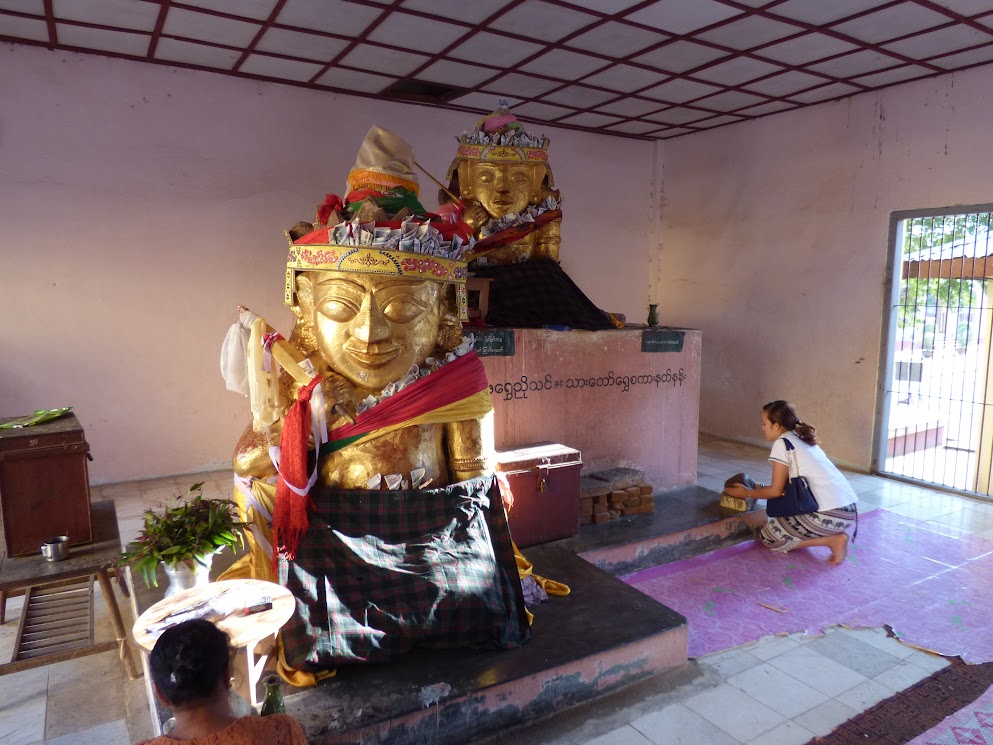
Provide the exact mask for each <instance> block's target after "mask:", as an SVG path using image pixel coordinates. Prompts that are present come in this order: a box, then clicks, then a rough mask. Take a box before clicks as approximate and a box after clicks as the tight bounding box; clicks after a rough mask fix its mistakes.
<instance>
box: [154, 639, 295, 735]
mask: <svg viewBox="0 0 993 745" xmlns="http://www.w3.org/2000/svg"><path fill="white" fill-rule="evenodd" d="M230 660H231V657H230V652H229V650H228V637H227V634H225V633H224V632H223V631H221V630H220V629H219V628H217V627H216V626H215V625H214V624H212V623H211V622H210V621H201V620H196V621H185V622H183V623H180V624H177V625H176V626H173V627H172V628H170V629H166V630H165V631H164V632H163V633H162V636H160V637H159V639H158V641H157V642H155V647H154V648H153V649H152V654H151V656H150V657H149V667H150V668H151V672H152V682H153V683H154V685H155V693H156V695H157V696H158V697H159V699H160V700H161V701H162V702H163V703H165V704H166V705H167V706H169V707H170V708H172V712H173V716H175V718H176V726H175V727H173V729H172V731H171V732H169V734H167V735H161V736H160V737H153V738H152V739H151V740H145V741H144V742H143V743H141V744H140V745H177V743H185V744H186V745H307V738H306V737H305V736H304V733H303V729H301V727H300V725H299V724H297V723H296V721H295V720H293V719H291V718H290V717H288V716H286V715H284V714H273V715H271V716H268V717H256V716H247V717H240V718H239V717H237V716H235V714H234V712H233V711H232V710H231V702H230V699H229V698H228V689H229V688H230V687H231V662H230Z"/></svg>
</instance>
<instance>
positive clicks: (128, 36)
mask: <svg viewBox="0 0 993 745" xmlns="http://www.w3.org/2000/svg"><path fill="white" fill-rule="evenodd" d="M56 33H58V36H59V41H60V42H61V43H62V44H65V45H66V46H68V47H83V48H85V49H105V50H107V51H108V52H114V53H115V54H125V55H132V56H135V57H141V56H143V55H144V54H145V52H147V51H148V41H149V37H148V36H145V35H143V34H133V33H128V32H127V31H108V30H107V29H102V28H90V27H88V26H73V25H72V24H68V23H59V24H57V32H56Z"/></svg>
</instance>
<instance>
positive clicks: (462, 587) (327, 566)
mask: <svg viewBox="0 0 993 745" xmlns="http://www.w3.org/2000/svg"><path fill="white" fill-rule="evenodd" d="M480 165H485V164H480ZM412 166H413V150H412V149H411V148H410V146H409V145H407V144H406V143H404V142H403V141H402V140H400V139H399V138H398V137H396V136H395V135H393V134H391V133H389V132H387V131H385V130H383V129H381V128H379V127H373V128H372V129H371V130H370V132H369V134H368V135H367V136H366V139H365V141H364V142H363V144H362V147H361V149H360V150H359V154H358V157H357V159H356V163H355V166H353V168H352V169H351V171H350V173H349V176H348V181H347V185H346V186H347V189H346V195H345V198H344V200H342V199H340V198H338V197H336V196H333V195H328V196H327V198H326V199H325V201H324V203H323V204H322V205H321V206H320V207H319V208H318V213H317V218H316V220H315V223H313V224H311V223H298V224H297V225H295V226H294V227H293V228H292V229H291V230H290V231H289V232H288V233H287V236H288V238H289V241H290V243H289V251H288V256H287V261H286V276H285V283H284V301H285V302H286V303H287V304H288V305H289V306H290V307H291V309H292V312H293V314H294V317H295V324H294V328H293V331H292V333H291V334H290V337H289V339H284V338H283V337H282V336H280V335H279V334H278V333H276V332H275V331H274V330H273V329H272V328H271V327H270V326H269V325H268V324H267V323H266V322H265V321H264V320H263V319H262V318H259V317H258V316H255V315H254V314H252V313H251V312H250V311H248V310H246V309H242V312H241V317H240V319H239V322H238V323H237V324H235V325H234V326H233V327H232V330H231V332H229V334H228V338H227V339H226V340H225V345H224V351H223V353H222V369H223V370H224V372H225V378H226V379H227V381H228V387H229V388H232V389H234V390H241V391H242V392H245V393H246V394H248V395H249V396H250V397H251V404H252V414H253V421H252V424H251V425H250V426H249V427H247V428H246V429H245V431H244V433H243V434H242V436H241V438H240V439H239V441H238V444H237V447H236V450H235V455H234V470H235V499H236V501H237V502H238V503H239V506H240V507H241V509H242V512H243V514H244V518H245V520H246V521H247V522H248V523H249V529H248V533H247V535H246V539H247V543H248V549H249V550H248V553H247V555H246V556H244V557H242V558H241V559H239V561H238V562H236V563H235V565H234V566H232V568H231V569H230V570H229V571H228V572H226V573H225V574H224V575H222V578H224V579H233V578H236V577H254V578H257V579H265V580H269V581H278V582H279V583H280V584H282V585H283V586H285V587H287V588H288V589H289V590H290V591H291V593H292V594H293V596H294V599H295V602H296V605H297V612H296V613H295V614H294V616H293V617H292V618H291V619H290V621H288V622H287V624H286V625H285V626H284V627H283V629H282V630H281V632H280V644H279V665H278V669H279V672H280V674H281V675H282V676H283V677H284V679H286V680H287V681H289V682H290V683H292V684H294V685H313V684H314V683H316V682H317V681H319V680H321V679H322V678H323V677H325V676H327V675H329V674H333V673H331V672H330V671H331V670H333V669H334V668H336V667H337V666H338V665H340V664H348V663H355V662H363V663H367V662H378V661H385V660H388V659H391V658H392V657H394V656H395V655H397V654H403V653H405V652H407V651H409V650H410V649H412V648H414V647H418V646H425V647H437V646H442V647H450V646H462V645H477V644H493V645H496V646H498V647H503V648H507V647H515V646H518V645H520V644H522V643H524V642H525V641H527V639H528V638H529V637H530V630H529V621H528V614H527V611H526V608H525V601H524V596H523V590H522V584H521V576H522V575H528V576H527V579H526V581H527V582H528V583H529V585H533V586H535V587H538V588H539V592H540V586H544V587H546V588H547V592H554V593H557V594H566V593H568V588H566V587H564V586H561V585H558V584H557V583H553V582H549V581H547V580H544V579H543V578H540V577H537V576H536V575H533V572H531V567H530V564H528V562H527V560H526V559H524V557H522V556H519V555H518V556H517V557H516V558H515V549H514V547H513V543H512V540H511V536H510V529H509V526H508V525H507V520H506V514H505V512H504V506H503V501H502V498H501V494H500V491H499V489H498V487H497V481H496V479H495V478H494V477H493V476H492V475H491V474H492V470H493V467H494V462H493V461H494V451H493V435H492V423H491V421H488V416H489V415H490V413H491V412H492V405H491V402H490V395H489V386H488V384H487V380H486V373H485V370H484V369H483V365H482V362H480V360H479V358H478V357H477V356H476V353H475V351H474V350H473V340H472V338H471V337H469V338H464V337H463V334H462V321H463V320H465V319H466V311H467V301H466V287H465V285H466V278H467V276H468V263H467V260H468V258H470V257H471V256H472V255H473V254H472V251H473V245H474V237H473V230H472V228H471V227H469V225H467V224H466V223H465V222H462V221H459V220H452V221H449V220H439V219H436V218H437V217H438V216H437V215H432V214H431V213H427V212H426V210H425V209H424V207H423V206H422V205H421V204H420V203H419V202H418V198H417V194H418V185H417V180H416V178H415V176H414V173H413V170H412ZM524 169H525V170H526V171H527V173H528V174H529V176H528V177H529V178H534V179H537V178H538V176H539V172H538V171H534V170H533V169H532V168H531V166H530V165H526V166H524ZM497 170H499V169H497ZM523 172H524V171H521V173H523ZM490 173H496V172H495V171H491V172H490ZM473 174H474V176H479V178H477V181H479V183H493V184H494V187H493V188H492V189H491V190H490V191H488V192H486V193H484V192H476V193H478V194H479V195H480V198H481V199H482V200H483V201H482V202H481V204H490V205H497V206H499V205H502V204H503V203H504V202H507V206H508V207H514V206H516V205H517V202H515V201H512V200H509V199H508V198H507V197H506V195H505V192H507V193H511V192H510V191H508V190H507V189H506V188H505V187H504V186H503V181H502V176H501V175H499V174H497V175H494V176H493V179H492V181H489V180H488V178H489V177H488V176H487V177H486V178H484V177H483V175H482V172H480V173H479V174H476V172H475V171H473ZM511 178H512V179H513V176H512V177H511ZM541 178H542V179H543V178H544V176H542V177H541ZM535 183H536V184H540V182H539V181H535ZM528 194H529V195H530V191H529V192H528ZM539 583H543V585H540V586H539ZM541 594H543V592H541Z"/></svg>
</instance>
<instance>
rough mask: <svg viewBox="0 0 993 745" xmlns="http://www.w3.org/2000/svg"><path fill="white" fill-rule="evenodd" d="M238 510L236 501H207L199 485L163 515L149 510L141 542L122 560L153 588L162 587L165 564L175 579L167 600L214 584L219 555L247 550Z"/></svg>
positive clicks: (171, 581) (137, 541) (170, 577)
mask: <svg viewBox="0 0 993 745" xmlns="http://www.w3.org/2000/svg"><path fill="white" fill-rule="evenodd" d="M237 518H238V512H237V505H236V504H235V503H234V502H233V501H232V500H230V499H205V498H204V496H203V482H201V483H199V484H193V485H192V486H191V487H190V488H189V489H188V490H187V492H186V494H185V495H181V496H178V497H177V499H176V502H175V504H169V503H167V504H166V506H165V508H164V509H163V511H161V512H155V511H153V510H146V511H145V525H144V527H143V528H142V531H141V533H140V534H139V535H138V537H137V538H136V539H135V540H134V541H132V542H131V543H130V544H128V547H127V550H125V551H123V552H122V553H121V555H120V556H119V557H118V560H117V563H118V565H122V566H123V565H128V566H130V567H131V568H132V570H133V571H137V572H139V573H140V574H141V576H142V578H143V579H144V580H145V585H146V586H147V587H153V586H154V587H158V579H157V577H156V576H155V570H156V567H157V566H158V565H159V564H162V566H163V569H164V570H165V573H166V576H167V577H168V578H169V588H168V589H167V590H166V596H167V597H168V596H169V595H172V594H174V593H176V592H179V591H180V590H184V589H187V588H188V587H195V586H199V585H204V584H206V583H207V582H209V577H210V565H211V561H212V560H213V558H214V554H215V553H217V552H218V551H220V550H222V549H223V548H225V547H231V548H235V547H237V548H243V547H244V537H243V535H242V528H244V527H245V526H246V525H248V523H244V522H239V521H238V519H237Z"/></svg>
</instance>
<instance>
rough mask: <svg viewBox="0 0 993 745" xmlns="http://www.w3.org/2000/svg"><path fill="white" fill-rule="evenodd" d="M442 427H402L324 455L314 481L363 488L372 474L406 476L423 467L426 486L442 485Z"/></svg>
mask: <svg viewBox="0 0 993 745" xmlns="http://www.w3.org/2000/svg"><path fill="white" fill-rule="evenodd" d="M443 427H444V425H440V424H421V425H415V426H413V427H406V428H404V429H400V430H397V431H396V432H390V433H389V434H386V435H383V436H382V437H377V438H376V439H374V440H369V441H368V442H363V443H359V444H357V445H352V446H350V447H347V448H345V449H344V450H340V451H338V452H335V453H331V454H330V455H327V456H324V457H322V458H321V460H320V463H319V464H318V469H319V474H318V477H317V478H318V483H319V484H322V485H324V486H329V487H332V488H336V489H365V488H367V487H366V482H368V481H369V479H371V478H372V477H374V476H375V475H376V474H381V475H383V476H386V475H388V474H401V475H404V476H409V474H410V472H411V471H413V470H414V469H415V468H423V469H424V470H425V474H424V479H425V480H427V479H431V482H430V484H429V487H431V488H433V487H437V486H444V485H445V484H447V483H448V469H447V466H446V463H447V459H446V457H445V448H444V430H443Z"/></svg>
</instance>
